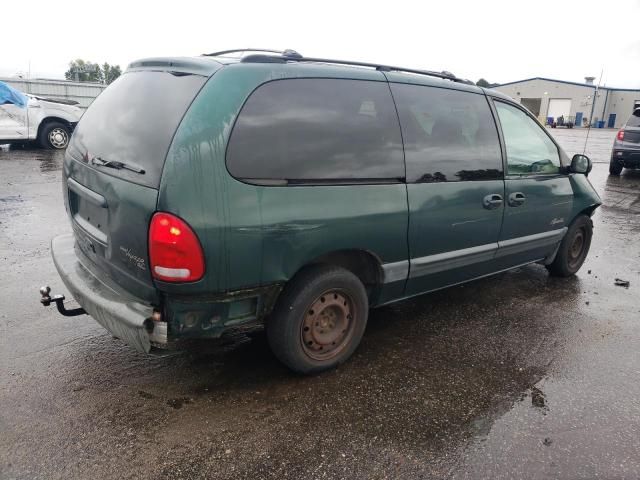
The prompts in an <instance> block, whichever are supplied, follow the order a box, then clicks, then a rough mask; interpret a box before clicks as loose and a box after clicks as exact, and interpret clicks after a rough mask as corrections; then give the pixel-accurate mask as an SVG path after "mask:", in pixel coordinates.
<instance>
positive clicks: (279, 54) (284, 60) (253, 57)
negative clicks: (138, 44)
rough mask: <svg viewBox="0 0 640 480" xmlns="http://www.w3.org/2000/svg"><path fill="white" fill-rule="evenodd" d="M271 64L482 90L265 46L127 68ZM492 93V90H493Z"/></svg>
mask: <svg viewBox="0 0 640 480" xmlns="http://www.w3.org/2000/svg"><path fill="white" fill-rule="evenodd" d="M247 52H260V53H258V54H255V53H252V54H250V55H247V56H243V57H238V56H232V55H233V54H235V53H247ZM261 63H262V64H274V66H275V65H277V64H279V65H296V64H299V65H303V64H307V65H314V66H316V67H317V66H323V65H326V66H327V67H328V68H331V69H332V70H334V71H335V70H344V72H345V74H347V75H351V74H353V71H354V68H355V69H359V70H360V69H366V70H377V71H381V72H384V73H385V74H386V75H387V77H388V78H389V80H391V81H401V82H407V83H415V84H422V85H430V86H442V87H449V88H451V87H453V88H456V89H459V90H467V91H473V92H476V93H481V92H482V91H483V89H481V88H480V87H477V86H475V85H474V84H473V82H471V81H469V80H464V79H462V78H459V77H456V76H455V75H453V74H452V73H450V72H435V71H429V70H417V69H412V68H404V67H394V66H389V65H382V64H374V63H366V62H358V61H347V60H335V59H325V58H312V57H303V56H302V55H300V54H299V53H297V52H295V51H294V50H284V51H279V50H265V49H251V48H248V49H236V50H224V51H220V52H214V53H209V54H204V55H202V56H199V57H155V58H145V59H141V60H136V61H135V62H132V63H130V64H129V66H128V67H127V71H139V70H168V71H175V72H177V73H191V74H199V75H204V76H210V75H213V74H214V73H215V72H216V71H217V70H219V69H220V68H222V67H223V66H225V65H231V64H248V65H249V64H253V65H255V64H261ZM492 93H493V92H492Z"/></svg>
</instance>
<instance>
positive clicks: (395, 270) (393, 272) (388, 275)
mask: <svg viewBox="0 0 640 480" xmlns="http://www.w3.org/2000/svg"><path fill="white" fill-rule="evenodd" d="M382 273H383V274H384V278H383V280H382V282H383V283H393V282H398V281H400V280H406V279H407V276H408V275H409V260H400V261H399V262H393V263H385V264H384V265H382Z"/></svg>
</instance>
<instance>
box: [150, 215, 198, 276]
mask: <svg viewBox="0 0 640 480" xmlns="http://www.w3.org/2000/svg"><path fill="white" fill-rule="evenodd" d="M149 259H150V262H151V273H152V275H153V277H154V278H155V279H157V280H162V281H163V282H195V281H196V280H200V279H201V278H202V275H204V254H203V253H202V247H201V246H200V241H199V240H198V237H197V236H196V234H195V233H194V231H193V230H192V229H191V227H190V226H189V225H187V223H186V222H185V221H184V220H182V219H180V218H178V217H176V216H175V215H171V214H170V213H164V212H158V213H156V214H155V215H154V216H153V218H152V219H151V225H150V226H149Z"/></svg>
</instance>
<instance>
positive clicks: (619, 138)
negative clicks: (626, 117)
mask: <svg viewBox="0 0 640 480" xmlns="http://www.w3.org/2000/svg"><path fill="white" fill-rule="evenodd" d="M616 137H617V138H618V140H620V141H622V140H624V129H622V130H619V131H618V135H616Z"/></svg>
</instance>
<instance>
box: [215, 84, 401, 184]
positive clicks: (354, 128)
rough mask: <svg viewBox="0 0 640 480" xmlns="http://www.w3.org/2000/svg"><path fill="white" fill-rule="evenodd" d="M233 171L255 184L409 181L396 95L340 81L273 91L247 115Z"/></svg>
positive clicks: (263, 92) (238, 132)
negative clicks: (405, 167) (403, 156)
mask: <svg viewBox="0 0 640 480" xmlns="http://www.w3.org/2000/svg"><path fill="white" fill-rule="evenodd" d="M227 166H228V168H229V171H230V172H231V174H232V175H233V176H235V177H237V178H242V179H245V180H248V181H252V180H254V181H260V180H289V181H291V182H295V181H296V180H301V181H313V180H320V181H322V180H347V181H348V180H349V179H352V180H354V179H393V178H396V179H397V178H402V177H404V165H403V162H402V143H401V137H400V128H399V125H398V120H397V116H396V113H395V109H394V106H393V100H392V99H391V95H390V93H389V87H388V86H387V84H386V83H382V82H370V81H358V80H341V79H291V80H279V81H274V82H270V83H267V84H265V85H263V86H261V87H260V88H258V89H257V90H256V91H255V92H254V93H253V94H252V95H251V97H249V99H248V100H247V102H246V103H245V105H244V107H243V108H242V111H241V113H240V115H239V117H238V119H237V121H236V125H235V127H234V129H233V133H232V134H231V138H230V140H229V147H228V150H227Z"/></svg>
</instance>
